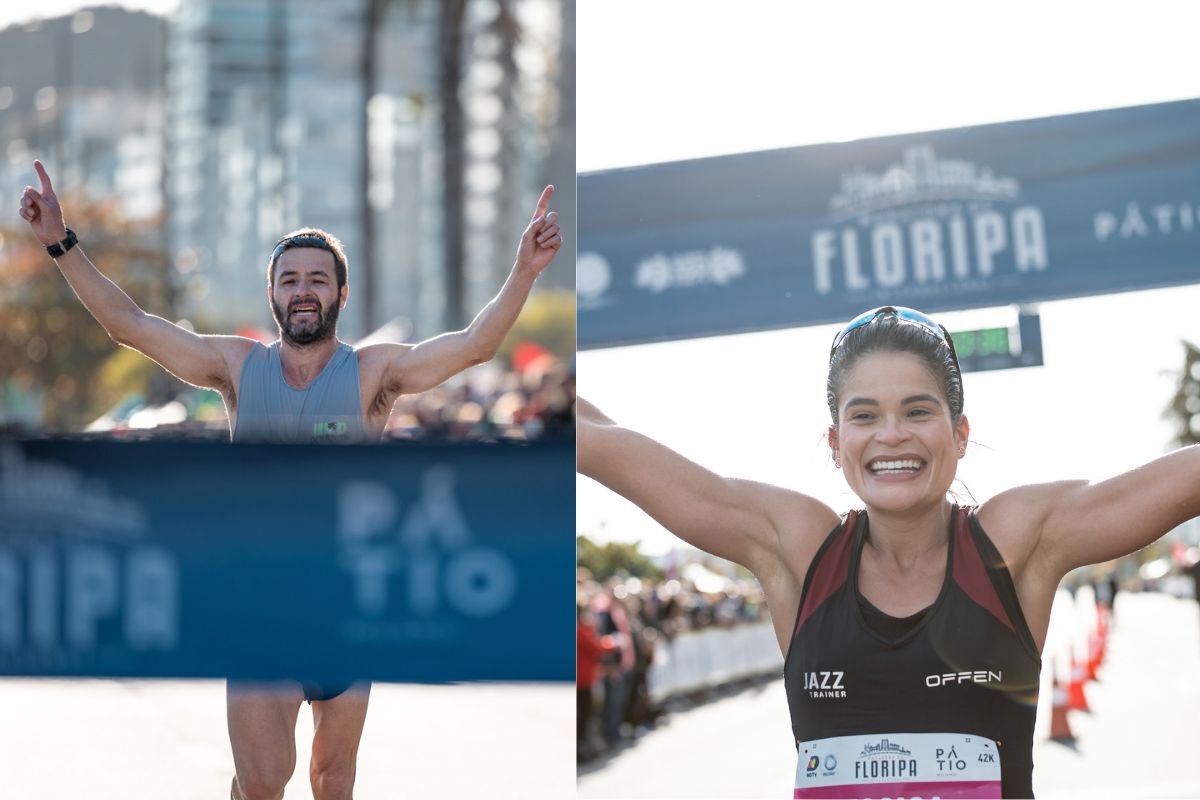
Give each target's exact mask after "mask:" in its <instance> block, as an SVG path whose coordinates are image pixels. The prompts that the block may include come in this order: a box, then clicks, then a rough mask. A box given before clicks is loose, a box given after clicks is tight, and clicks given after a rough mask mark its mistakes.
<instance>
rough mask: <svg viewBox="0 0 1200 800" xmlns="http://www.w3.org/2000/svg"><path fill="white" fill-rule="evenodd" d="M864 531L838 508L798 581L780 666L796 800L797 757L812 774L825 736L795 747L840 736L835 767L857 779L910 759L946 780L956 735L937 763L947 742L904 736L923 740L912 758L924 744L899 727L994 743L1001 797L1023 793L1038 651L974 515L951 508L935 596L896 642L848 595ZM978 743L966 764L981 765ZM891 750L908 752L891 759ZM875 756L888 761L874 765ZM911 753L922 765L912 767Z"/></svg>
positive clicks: (1028, 789)
mask: <svg viewBox="0 0 1200 800" xmlns="http://www.w3.org/2000/svg"><path fill="white" fill-rule="evenodd" d="M866 535H867V514H866V512H865V511H851V512H850V513H848V514H847V515H846V516H845V517H844V518H843V520H842V523H841V524H840V525H838V526H837V527H836V528H835V529H834V530H833V531H832V532H831V533H830V534H829V536H828V538H826V540H825V542H824V544H822V545H821V549H820V550H818V551H817V555H816V557H815V558H814V559H813V562H812V565H811V566H810V567H809V570H808V575H807V576H806V577H805V580H804V589H803V592H802V594H801V596H800V610H799V612H798V614H797V617H796V625H795V627H794V629H793V634H792V641H791V645H790V646H789V648H788V654H787V659H786V661H785V664H784V685H785V688H786V690H787V697H788V706H789V708H790V709H791V716H792V731H793V733H794V735H795V738H796V742H797V747H798V749H799V750H800V757H801V765H800V766H799V768H798V770H797V792H796V796H797V797H801V796H807V795H804V794H802V792H801V790H800V784H801V781H802V777H803V773H804V767H805V759H808V761H807V766H808V767H809V771H808V772H807V775H808V776H810V777H812V776H814V775H815V774H816V772H815V771H813V770H814V768H815V770H816V771H821V770H823V769H824V767H825V766H830V765H832V764H836V763H837V762H838V758H835V757H833V756H823V755H822V754H821V752H819V751H820V750H821V748H822V747H824V746H825V745H824V742H822V743H821V745H820V746H814V747H812V748H805V747H803V745H804V743H808V742H814V741H815V740H826V739H830V738H831V737H848V738H847V739H846V741H847V742H849V741H853V747H854V749H855V752H854V753H853V754H849V751H848V750H845V748H843V749H842V750H838V751H837V752H838V753H839V754H841V761H842V762H843V763H842V766H841V767H839V768H837V769H842V770H848V771H849V774H850V777H851V778H853V777H854V776H855V775H856V774H858V775H860V776H862V777H863V779H864V780H865V779H866V777H875V776H876V774H877V773H880V771H881V770H882V773H881V774H882V777H883V778H896V779H900V780H903V779H904V778H906V777H910V776H908V775H907V774H906V771H907V770H908V769H909V764H910V763H911V765H912V767H913V768H917V769H919V770H920V773H921V775H922V776H927V775H928V774H929V772H928V770H930V769H932V770H934V771H935V773H936V774H937V775H938V776H946V775H950V774H951V773H952V771H953V765H954V764H956V763H959V757H960V756H961V755H962V754H961V752H959V751H961V750H963V747H962V745H961V739H960V741H959V748H958V749H955V750H953V753H952V755H953V758H952V759H950V760H943V756H946V755H950V754H951V750H952V748H954V741H953V740H950V739H944V740H942V739H937V738H936V737H930V736H914V737H911V739H912V740H913V741H917V742H927V743H928V755H927V756H925V755H921V753H923V752H924V750H922V749H921V748H918V747H915V746H911V745H906V744H905V740H904V738H903V734H943V733H953V734H958V735H966V737H967V741H968V742H971V741H972V737H974V740H975V742H976V743H978V742H979V741H981V740H980V739H979V737H983V741H986V740H991V742H994V743H995V748H994V751H995V752H996V753H998V755H999V763H1000V778H1001V791H1002V793H1003V796H1004V797H1032V796H1033V724H1034V717H1035V714H1036V711H1037V695H1038V686H1039V676H1040V674H1041V658H1040V657H1039V654H1038V651H1037V647H1036V645H1035V644H1034V641H1033V636H1032V635H1031V634H1030V632H1029V626H1028V625H1027V624H1026V622H1025V617H1024V615H1023V614H1022V613H1021V607H1020V604H1019V603H1018V601H1017V593H1016V589H1015V587H1014V586H1013V581H1012V576H1011V575H1009V572H1008V569H1007V567H1006V566H1005V564H1004V561H1003V559H1002V558H1001V557H1000V553H999V552H998V551H997V550H996V548H995V546H994V545H993V544H992V542H991V540H990V539H988V537H987V534H986V533H984V531H983V528H982V527H981V526H980V525H979V522H978V520H977V519H976V517H975V514H974V512H973V510H972V509H970V508H959V507H958V506H955V507H954V508H953V513H952V515H951V523H950V544H949V548H948V553H947V568H946V577H945V580H944V582H943V584H942V590H941V593H940V594H939V595H938V598H937V599H936V600H935V601H934V602H933V604H932V605H931V606H929V607H928V608H927V609H925V611H924V612H923V614H922V616H921V618H920V619H919V621H917V623H916V625H914V626H912V627H911V628H910V629H909V630H908V631H907V632H904V633H902V634H901V635H899V636H898V637H896V638H888V637H887V636H885V635H883V634H881V633H879V632H877V630H875V629H873V627H872V626H871V625H870V624H868V622H867V620H866V619H865V618H864V614H863V609H862V607H861V605H860V602H859V597H860V595H859V593H858V573H859V568H858V567H859V557H860V555H861V553H862V548H863V543H864V542H865V541H866ZM865 735H870V736H872V737H873V739H872V740H871V741H869V742H864V741H863V740H861V738H860V737H862V736H865ZM881 735H890V737H891V738H890V739H889V738H886V737H884V738H881ZM849 737H855V738H853V740H851V738H849ZM875 739H878V740H879V741H878V742H875V741H874V740H875ZM924 746H925V745H924V744H922V747H924ZM972 746H974V745H969V746H968V747H967V748H966V749H970V747H972ZM987 747H988V748H989V749H988V750H987V751H986V752H985V751H982V750H981V751H979V752H978V753H974V754H973V755H972V756H971V760H972V761H975V760H976V759H978V760H979V761H985V760H992V759H993V758H994V755H989V753H991V752H992V750H991V749H990V747H991V746H990V745H987ZM906 748H907V749H906ZM810 750H811V753H810V752H809V751H810ZM859 751H861V753H860V752H859ZM831 752H832V751H831ZM896 753H909V754H910V755H908V756H894V757H893V755H894V754H896ZM860 755H861V756H862V758H861V759H859V756H860ZM885 757H887V758H890V759H892V760H891V761H890V762H889V763H883V762H884V761H885V760H886V759H885ZM922 758H924V759H925V760H926V761H928V762H929V763H927V764H923V765H922V764H919V763H918V762H919V761H920V760H921V759H922ZM934 758H936V759H937V761H936V762H934V761H933V759H934ZM897 759H901V760H897ZM849 760H855V763H854V764H853V765H851V764H850V763H846V762H848V761H849ZM901 762H903V763H901ZM946 764H950V765H951V767H949V768H947V767H945V765H946ZM823 765H824V766H823ZM972 768H974V765H972ZM947 769H949V770H950V771H949V772H948V771H946V770H947ZM889 770H890V773H889ZM824 774H827V775H832V774H833V773H832V772H826V773H824ZM936 779H937V780H950V778H946V777H939V778H936ZM817 780H820V779H819V778H818V779H817ZM828 782H836V781H834V779H832V778H830V779H829V781H828ZM922 785H923V784H922ZM992 785H993V787H994V783H993V784H992ZM945 788H947V789H949V788H950V787H949V786H948V785H947V786H946V787H945ZM926 790H927V791H928V790H929V788H928V787H927V788H926ZM814 791H815V790H814ZM841 796H846V795H841ZM872 796H878V795H872ZM893 796H895V795H893ZM924 796H929V795H928V794H927V795H924ZM942 796H943V797H946V796H949V795H948V794H946V793H943V794H942Z"/></svg>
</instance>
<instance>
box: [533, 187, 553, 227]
mask: <svg viewBox="0 0 1200 800" xmlns="http://www.w3.org/2000/svg"><path fill="white" fill-rule="evenodd" d="M553 196H554V185H553V184H551V185H549V186H547V187H546V188H545V189H543V190H542V196H541V197H539V198H538V201H537V208H535V209H534V210H533V219H537V218H538V217H541V216H545V214H546V209H548V208H549V207H550V198H551V197H553Z"/></svg>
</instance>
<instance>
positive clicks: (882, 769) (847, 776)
mask: <svg viewBox="0 0 1200 800" xmlns="http://www.w3.org/2000/svg"><path fill="white" fill-rule="evenodd" d="M794 797H796V798H815V797H835V798H851V797H853V798H895V800H901V798H907V799H908V800H916V799H917V798H923V800H931V798H942V797H986V798H991V797H1000V753H999V748H998V747H997V746H996V743H995V742H993V741H992V740H991V739H988V738H986V737H983V736H976V735H974V734H971V735H967V734H962V733H884V734H872V735H870V736H834V737H832V738H829V739H815V740H813V741H811V742H801V743H800V747H799V748H798V750H797V763H796V793H795V795H794Z"/></svg>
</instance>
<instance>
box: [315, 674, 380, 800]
mask: <svg viewBox="0 0 1200 800" xmlns="http://www.w3.org/2000/svg"><path fill="white" fill-rule="evenodd" d="M370 696H371V684H370V683H356V684H354V685H353V686H352V687H350V688H349V689H348V690H346V691H345V692H343V693H341V694H339V695H338V696H337V697H335V698H333V699H332V700H314V701H313V704H312V707H313V729H314V730H313V747H312V762H311V764H310V765H309V778H310V780H311V781H312V790H313V800H350V798H351V797H352V796H353V794H354V775H355V768H356V764H357V760H358V743H359V741H360V740H361V739H362V731H363V723H364V722H365V721H366V719H367V700H368V699H369V698H370Z"/></svg>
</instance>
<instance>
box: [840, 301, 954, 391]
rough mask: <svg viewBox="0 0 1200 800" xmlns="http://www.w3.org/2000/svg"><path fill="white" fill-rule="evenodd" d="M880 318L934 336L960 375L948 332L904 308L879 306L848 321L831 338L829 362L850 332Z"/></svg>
mask: <svg viewBox="0 0 1200 800" xmlns="http://www.w3.org/2000/svg"><path fill="white" fill-rule="evenodd" d="M881 317H893V318H895V320H896V321H897V322H899V323H901V324H903V325H915V326H917V327H918V328H921V329H922V330H924V331H926V332H927V333H929V334H930V335H932V336H936V337H937V338H938V339H939V340H940V341H942V342H944V343H945V344H946V346H947V347H949V348H950V356H951V357H952V358H953V359H954V367H955V369H957V370H958V372H959V374H960V375H961V374H962V369H961V368H960V367H959V366H958V353H955V352H954V340H953V339H951V338H950V333H949V331H947V330H946V329H945V328H943V327H942V326H941V325H939V324H938V323H936V322H934V321H933V320H932V319H930V318H929V317H928V316H926V315H925V314H922V313H921V312H920V311H917V310H916V309H913V308H905V307H904V306H880V307H879V308H873V309H871V310H870V311H864V312H863V313H861V314H859V315H858V316H857V317H855V318H854V319H852V320H850V322H849V323H848V324H847V325H846V327H844V328H842V329H841V330H840V331H838V334H837V336H834V337H833V346H832V347H830V348H829V360H830V361H833V354H834V352H836V351H837V349H838V347H840V346H841V344H842V343H843V342H844V341H846V337H847V336H848V335H849V334H850V332H851V331H854V330H857V329H859V328H863V327H866V326H867V325H870V324H871V323H872V322H874V321H875V320H877V319H879V318H881Z"/></svg>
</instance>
